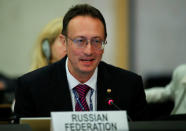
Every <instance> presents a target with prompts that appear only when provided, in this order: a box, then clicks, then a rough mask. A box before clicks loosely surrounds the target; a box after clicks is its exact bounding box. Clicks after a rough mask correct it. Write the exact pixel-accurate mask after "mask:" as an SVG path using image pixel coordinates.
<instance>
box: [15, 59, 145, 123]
mask: <svg viewBox="0 0 186 131" xmlns="http://www.w3.org/2000/svg"><path fill="white" fill-rule="evenodd" d="M65 60H66V58H64V59H62V60H60V61H59V62H57V63H54V64H51V65H49V66H46V67H44V68H40V69H38V70H35V71H33V72H30V73H28V74H26V75H24V76H22V77H20V78H18V80H17V82H18V88H17V89H16V103H15V114H16V115H17V116H18V117H48V116H50V112H51V111H72V102H71V95H70V91H69V86H68V82H67V77H66V70H65ZM107 89H111V93H110V94H108V93H107ZM108 98H112V99H113V100H114V102H115V104H116V105H118V107H119V108H120V109H121V110H127V113H128V115H129V116H130V117H131V118H132V119H133V120H142V119H144V118H145V117H143V115H144V114H145V112H146V109H145V108H146V105H147V103H146V99H145V93H144V89H143V85H142V79H141V77H140V76H138V75H136V74H134V73H132V72H129V71H126V70H123V69H120V68H117V67H114V66H111V65H109V64H106V63H104V62H100V64H99V66H98V78H97V110H98V111H102V110H104V111H106V110H117V109H116V108H115V107H114V106H110V105H108V104H107V102H106V101H107V99H108Z"/></svg>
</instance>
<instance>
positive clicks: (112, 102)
mask: <svg viewBox="0 0 186 131" xmlns="http://www.w3.org/2000/svg"><path fill="white" fill-rule="evenodd" d="M107 104H108V105H109V106H111V105H113V106H114V107H115V108H116V109H117V110H121V108H119V107H118V106H117V105H116V104H115V103H114V100H113V99H112V98H108V99H107ZM127 118H128V120H129V121H132V119H131V117H130V116H129V115H128V114H127Z"/></svg>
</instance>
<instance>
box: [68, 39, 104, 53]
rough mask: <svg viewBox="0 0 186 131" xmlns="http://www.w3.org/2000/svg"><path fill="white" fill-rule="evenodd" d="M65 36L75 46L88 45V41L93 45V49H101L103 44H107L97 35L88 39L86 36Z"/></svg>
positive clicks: (83, 46) (82, 46)
mask: <svg viewBox="0 0 186 131" xmlns="http://www.w3.org/2000/svg"><path fill="white" fill-rule="evenodd" d="M66 37H67V38H68V39H70V40H71V41H72V42H73V43H74V45H75V46H76V47H77V48H85V47H86V46H87V45H88V43H89V42H90V44H91V46H93V47H94V49H97V50H103V49H104V47H105V45H106V44H107V41H103V40H102V39H101V38H99V37H95V38H92V39H90V40H88V39H87V38H86V37H77V38H74V39H72V38H70V37H68V36H66Z"/></svg>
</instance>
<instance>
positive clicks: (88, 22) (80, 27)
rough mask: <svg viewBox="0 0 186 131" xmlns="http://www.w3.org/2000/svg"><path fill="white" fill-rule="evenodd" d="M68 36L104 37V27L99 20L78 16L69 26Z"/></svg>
mask: <svg viewBox="0 0 186 131" xmlns="http://www.w3.org/2000/svg"><path fill="white" fill-rule="evenodd" d="M67 29H68V35H74V34H75V35H79V36H81V35H83V36H84V35H98V36H100V35H101V37H104V25H103V23H102V22H101V21H100V19H98V18H94V17H91V16H76V17H74V18H73V19H71V20H70V22H69V24H68V28H67Z"/></svg>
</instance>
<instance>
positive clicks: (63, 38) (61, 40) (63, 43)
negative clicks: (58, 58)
mask: <svg viewBox="0 0 186 131" xmlns="http://www.w3.org/2000/svg"><path fill="white" fill-rule="evenodd" d="M59 39H60V42H61V43H62V45H63V46H64V47H65V51H66V50H67V45H66V44H67V43H66V39H65V36H64V35H63V34H60V35H59Z"/></svg>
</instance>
